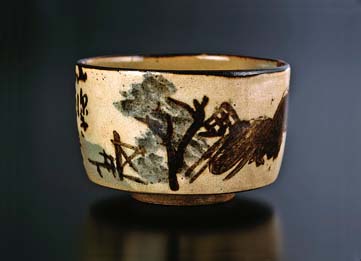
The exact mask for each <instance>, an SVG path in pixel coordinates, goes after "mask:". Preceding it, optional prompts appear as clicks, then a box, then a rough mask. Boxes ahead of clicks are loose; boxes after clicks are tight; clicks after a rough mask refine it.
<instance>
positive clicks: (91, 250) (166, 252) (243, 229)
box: [82, 196, 281, 261]
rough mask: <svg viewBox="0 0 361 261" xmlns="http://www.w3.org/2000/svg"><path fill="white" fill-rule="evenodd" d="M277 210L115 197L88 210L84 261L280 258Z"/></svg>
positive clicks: (248, 203)
mask: <svg viewBox="0 0 361 261" xmlns="http://www.w3.org/2000/svg"><path fill="white" fill-rule="evenodd" d="M280 245H281V242H280V235H279V226H278V222H277V218H276V217H275V215H274V212H273V209H272V208H271V207H270V206H269V205H267V204H265V203H262V202H259V201H256V200H253V199H241V198H237V197H236V199H234V200H233V201H231V202H229V203H225V204H219V205H212V206H203V207H165V206H158V205H149V204H143V203H140V202H136V201H134V200H132V199H131V198H130V197H126V196H123V197H115V198H110V199H106V200H103V201H99V202H96V203H95V204H93V205H92V206H91V208H90V210H89V215H88V219H87V221H86V226H85V235H84V248H83V253H82V254H83V257H84V260H160V261H161V260H172V261H173V260H219V259H221V258H222V259H223V258H225V259H227V260H279V259H280V256H281V247H280Z"/></svg>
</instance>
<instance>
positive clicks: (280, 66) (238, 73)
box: [76, 53, 290, 77]
mask: <svg viewBox="0 0 361 261" xmlns="http://www.w3.org/2000/svg"><path fill="white" fill-rule="evenodd" d="M203 55H206V56H223V57H224V56H226V57H233V58H243V59H244V58H246V59H253V60H262V61H268V62H276V64H277V66H276V67H274V68H260V69H243V70H242V69H241V70H234V69H227V70H207V69H205V70H182V69H139V68H138V69H136V68H127V67H110V66H104V65H93V64H89V60H95V59H101V58H115V57H144V58H166V57H182V56H195V57H196V56H203ZM76 65H77V66H79V67H82V68H89V69H98V70H108V71H139V72H153V73H157V72H158V73H173V74H189V75H213V76H224V77H248V76H255V75H260V74H268V73H276V72H283V71H286V70H287V69H290V65H289V64H288V63H287V62H285V61H283V60H280V59H273V58H260V57H254V56H245V55H235V54H219V53H174V54H171V53H169V54H145V55H143V54H132V55H103V56H94V57H89V58H83V59H80V60H78V61H77V62H76Z"/></svg>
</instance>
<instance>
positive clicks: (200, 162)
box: [76, 56, 290, 195]
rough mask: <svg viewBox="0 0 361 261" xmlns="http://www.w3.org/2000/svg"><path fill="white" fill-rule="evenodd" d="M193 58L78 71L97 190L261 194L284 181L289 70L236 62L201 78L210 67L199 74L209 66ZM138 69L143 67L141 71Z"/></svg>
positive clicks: (85, 64)
mask: <svg viewBox="0 0 361 261" xmlns="http://www.w3.org/2000/svg"><path fill="white" fill-rule="evenodd" d="M186 57H187V59H188V58H189V60H187V59H183V60H182V57H178V56H175V57H172V58H162V57H158V58H142V57H128V60H127V59H126V58H127V57H109V58H98V60H97V58H92V59H89V60H82V61H81V62H79V63H78V65H77V66H76V108H77V116H78V117H77V123H78V130H79V137H80V144H81V152H82V155H83V162H84V166H85V169H86V172H87V174H88V177H89V178H90V179H91V180H92V181H93V182H95V183H97V184H100V185H103V186H106V187H111V188H115V189H120V190H125V191H131V192H138V193H158V194H180V195H187V194H193V195H201V194H221V193H232V192H238V191H243V190H249V189H254V188H258V187H262V186H265V185H268V184H270V183H272V182H273V181H274V180H275V179H276V178H277V175H278V172H279V170H280V166H281V161H282V156H283V151H284V145H285V137H286V124H285V122H286V110H287V97H288V85H289V78H290V69H289V66H288V65H287V64H280V62H277V61H273V60H259V59H255V60H254V59H253V58H244V57H232V59H231V61H232V63H231V62H230V63H229V64H227V61H223V64H219V65H218V64H217V63H215V62H214V64H213V63H212V62H210V65H209V66H208V68H206V69H205V70H200V69H201V68H203V67H207V66H206V65H207V64H208V63H207V61H203V60H202V63H201V64H197V57H202V56H186ZM212 57H215V58H214V59H215V60H216V61H217V57H218V58H219V57H221V58H222V57H226V58H227V56H212ZM102 59H103V60H104V61H103V60H102ZM137 59H140V64H138V63H137V62H135V64H133V62H134V61H136V60H137ZM147 59H150V60H149V63H148V64H147V62H146V61H147ZM162 59H164V60H165V61H164V62H162ZM167 59H171V61H172V62H173V65H170V64H171V61H168V60H167ZM172 59H173V60H172ZM177 59H178V60H177ZM237 59H239V63H238V64H237V61H238V60H237ZM127 61H131V62H129V64H128V63H127ZM144 61H145V62H144ZM177 61H179V63H177ZM187 61H188V63H187ZM247 62H248V63H247ZM142 63H143V64H142ZM192 63H194V67H192ZM142 65H143V67H144V68H143V69H140V68H142ZM237 65H238V66H239V67H240V68H237V67H236V66H237ZM202 66H203V67H202ZM217 66H218V67H217ZM122 68H123V69H122ZM192 68H194V70H192ZM216 68H220V69H219V70H216ZM252 68H254V70H252ZM237 69H238V70H237ZM232 72H233V73H232Z"/></svg>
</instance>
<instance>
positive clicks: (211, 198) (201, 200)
mask: <svg viewBox="0 0 361 261" xmlns="http://www.w3.org/2000/svg"><path fill="white" fill-rule="evenodd" d="M131 195H132V197H133V198H134V199H136V200H138V201H141V202H145V203H151V204H158V205H169V206H200V205H210V204H216V203H222V202H226V201H229V200H231V199H233V198H234V197H235V195H236V194H235V193H229V194H214V195H171V194H150V193H131Z"/></svg>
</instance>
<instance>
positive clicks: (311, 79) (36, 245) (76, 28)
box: [0, 0, 361, 261]
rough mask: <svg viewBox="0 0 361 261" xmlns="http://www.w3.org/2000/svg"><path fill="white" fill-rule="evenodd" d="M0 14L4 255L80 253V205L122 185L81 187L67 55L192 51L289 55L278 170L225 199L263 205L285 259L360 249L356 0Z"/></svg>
mask: <svg viewBox="0 0 361 261" xmlns="http://www.w3.org/2000/svg"><path fill="white" fill-rule="evenodd" d="M2 13H3V17H2V18H1V19H2V20H1V21H2V23H1V39H2V43H3V44H5V45H4V47H2V48H1V49H2V50H1V51H2V52H1V54H2V57H3V58H2V59H1V71H2V73H1V75H2V77H1V78H2V79H3V80H2V81H1V82H2V84H1V100H0V101H1V104H2V106H4V105H5V106H6V107H5V111H6V112H10V113H6V114H5V116H4V118H3V119H5V120H3V121H2V136H3V137H2V138H3V142H5V150H4V151H3V152H2V158H3V159H5V163H4V164H2V166H1V170H2V171H1V174H2V177H3V179H4V180H2V181H1V182H2V186H1V187H2V192H1V193H2V195H3V196H5V198H8V199H9V200H8V201H6V203H3V205H4V206H5V209H6V210H4V211H3V215H2V216H3V218H4V220H5V221H6V222H5V224H6V223H7V221H10V222H12V221H15V222H16V225H15V226H8V225H5V228H4V230H3V231H5V235H6V237H5V238H4V242H3V243H2V247H4V248H5V250H6V252H4V253H5V254H6V253H7V254H8V255H9V257H8V258H7V260H10V259H16V258H17V257H19V258H20V257H21V258H25V257H28V258H30V259H35V258H37V259H39V260H40V259H46V260H72V259H74V260H78V259H80V257H81V256H82V253H84V242H86V240H85V239H84V238H85V237H86V235H84V234H83V233H82V231H83V229H82V228H83V226H84V222H85V221H84V220H87V216H88V215H89V209H90V208H91V206H92V205H94V204H95V202H97V201H99V200H106V199H107V198H108V197H110V196H112V195H119V194H121V192H117V191H113V190H108V189H106V188H102V187H99V186H96V185H94V184H92V183H91V182H90V181H88V179H87V177H86V175H85V172H84V169H83V167H82V163H81V162H82V160H81V156H80V151H79V148H78V145H79V142H78V139H77V131H76V127H75V105H74V104H75V102H74V64H75V62H76V60H77V59H79V58H84V57H88V56H96V55H107V54H137V53H142V54H152V53H156V54H159V53H198V52H201V53H204V52H212V53H226V54H228V53H229V54H243V55H250V56H260V57H270V58H280V59H283V60H285V61H287V62H289V63H290V64H291V67H292V80H291V92H290V103H289V125H288V138H287V144H286V151H285V156H284V161H283V166H282V170H281V173H280V177H279V179H278V180H277V182H276V183H275V184H274V185H272V186H269V187H267V188H264V189H260V190H255V191H251V192H246V193H241V194H239V196H238V197H239V198H241V199H242V198H244V197H247V198H248V199H250V200H253V201H262V202H263V203H264V204H266V205H267V206H268V208H269V209H271V211H272V213H273V215H274V216H275V217H277V220H278V222H279V234H280V237H281V246H280V248H281V257H282V258H283V259H284V260H328V261H330V260H353V261H356V260H360V259H361V203H360V200H361V167H360V163H361V157H360V156H361V153H360V147H361V137H360V134H361V117H360V114H361V1H357V0H343V1H340V0H319V1H314V0H305V1H296V0H288V1H286V0H280V1H267V0H262V1H261V0H256V1H251V0H249V1H248V0H247V1H228V0H226V1H211V0H208V1H191V0H189V1H188V0H187V1H185V0H183V1H160V0H157V1H136V0H132V1H95V0H89V1H83V2H80V1H70V0H65V1H60V0H59V1H46V0H44V1H41V0H34V1H26V2H25V1H23V2H18V3H17V4H9V5H8V6H7V5H4V9H3V10H2ZM4 16H5V19H4ZM3 19H4V20H3ZM2 111H4V110H2ZM15 115H16V116H15ZM121 195H122V194H121ZM186 211H188V210H186ZM187 213H189V214H190V215H192V211H189V212H187ZM217 213H218V214H214V213H213V214H212V217H209V218H215V219H216V218H217V215H219V216H221V215H222V213H221V212H217ZM124 219H126V215H125V216H124ZM240 222H242V221H240ZM84 240H85V241H84ZM99 240H101V239H99ZM109 243H110V244H111V242H109ZM164 247H165V246H164ZM85 249H86V247H85ZM85 251H86V250H85ZM169 251H170V252H171V253H173V252H172V251H173V250H172V249H170V250H169ZM98 254H99V253H98ZM220 255H221V256H223V255H224V258H227V257H228V258H229V259H232V258H233V259H234V260H248V259H245V257H243V256H242V252H239V253H230V252H229V251H228V252H227V251H224V252H222V253H220ZM105 257H106V258H109V259H108V260H111V259H112V258H113V256H112V255H111V254H109V253H106V252H104V253H103V252H102V253H100V254H99V258H100V260H103V259H102V258H104V260H105V259H106V258H105ZM171 257H173V258H169V260H172V259H173V260H177V259H181V258H177V254H176V253H175V254H174V255H173V256H172V255H171ZM218 257H219V256H218ZM114 258H116V257H114ZM242 258H244V259H242ZM119 259H121V258H119V257H117V260H119ZM130 259H132V258H131V257H130ZM4 260H5V259H4ZM252 260H253V259H252ZM254 260H267V259H263V258H259V259H254Z"/></svg>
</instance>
